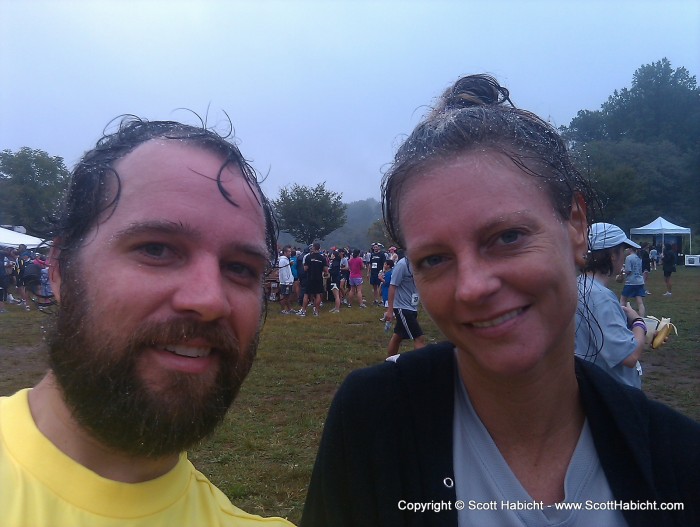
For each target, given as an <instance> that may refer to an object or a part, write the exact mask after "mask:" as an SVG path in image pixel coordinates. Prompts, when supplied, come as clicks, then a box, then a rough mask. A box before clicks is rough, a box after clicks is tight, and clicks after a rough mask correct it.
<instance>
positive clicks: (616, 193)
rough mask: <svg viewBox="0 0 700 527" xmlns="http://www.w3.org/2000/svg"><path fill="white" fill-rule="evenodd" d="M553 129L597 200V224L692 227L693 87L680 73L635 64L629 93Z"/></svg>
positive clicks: (697, 126) (697, 97) (697, 162)
mask: <svg viewBox="0 0 700 527" xmlns="http://www.w3.org/2000/svg"><path fill="white" fill-rule="evenodd" d="M561 131H562V135H563V136H564V138H565V139H567V140H568V141H569V143H570V145H571V146H572V148H573V150H574V153H575V154H577V155H578V158H579V160H580V161H581V162H580V163H579V166H580V167H581V168H582V169H583V171H584V172H587V173H589V174H590V175H591V176H592V177H593V179H594V180H596V183H597V185H596V186H597V188H598V189H599V191H600V192H601V194H602V195H603V200H604V203H605V205H606V206H605V209H604V214H603V217H602V218H598V220H599V221H610V222H612V223H616V224H618V225H620V227H622V228H623V229H625V230H627V229H629V228H630V227H638V226H640V225H643V224H645V223H648V222H649V221H651V220H653V219H654V218H656V217H657V216H664V217H666V218H667V219H669V220H670V221H672V222H674V223H678V224H680V225H684V226H688V227H691V228H692V229H694V230H697V229H698V228H700V209H698V207H697V203H698V202H700V185H698V183H697V178H698V174H700V89H698V86H697V81H696V79H695V77H694V76H693V75H691V74H690V73H689V72H688V70H687V69H685V68H683V67H681V68H676V69H674V68H673V67H672V66H671V63H670V62H669V61H668V60H667V59H665V58H664V59H662V60H660V61H658V62H654V63H652V64H646V65H643V66H641V67H640V68H639V69H637V71H635V72H634V75H633V78H632V84H631V87H630V88H629V89H628V88H622V89H621V90H615V91H614V93H613V94H612V95H611V96H610V97H608V99H607V101H606V102H604V103H603V104H602V105H601V107H600V110H597V111H589V110H581V111H579V112H578V114H577V115H576V117H574V118H573V119H572V121H571V124H570V125H569V126H568V127H562V129H561Z"/></svg>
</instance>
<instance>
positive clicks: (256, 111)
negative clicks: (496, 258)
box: [0, 0, 700, 202]
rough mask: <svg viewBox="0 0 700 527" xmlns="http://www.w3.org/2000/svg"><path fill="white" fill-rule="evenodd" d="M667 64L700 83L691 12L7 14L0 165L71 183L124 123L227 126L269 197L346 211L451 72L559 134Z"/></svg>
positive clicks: (170, 2)
mask: <svg viewBox="0 0 700 527" xmlns="http://www.w3.org/2000/svg"><path fill="white" fill-rule="evenodd" d="M663 57H667V58H668V59H669V60H670V61H671V64H672V66H673V67H674V68H676V67H680V66H684V67H686V68H687V69H688V70H689V71H690V73H691V74H692V75H695V76H697V75H698V74H700V2H699V1H698V0H656V1H648V0H647V1H645V0H633V1H632V0H600V1H598V0H553V1H545V0H533V1H527V0H512V1H508V0H488V1H485V0H478V1H473V0H461V1H460V0H455V1H427V0H426V1H400V2H394V1H376V2H370V1H340V0H329V1H298V0H286V1H272V0H255V1H253V0H250V1H214V0H197V1H195V0H190V1H177V0H167V1H149V0H140V1H136V0H133V1H129V0H119V1H104V0H83V1H80V0H74V1H68V0H53V1H34V0H0V150H4V149H10V150H13V151H16V150H18V149H19V148H21V147H23V146H28V147H31V148H38V149H42V150H45V151H46V152H48V153H49V154H51V155H56V156H61V157H63V158H64V160H65V163H66V165H67V166H68V168H72V166H73V165H74V164H75V162H76V161H77V160H78V158H79V157H80V155H82V153H83V152H84V151H85V150H87V149H89V148H91V147H92V146H93V145H94V143H95V141H96V140H97V139H98V138H99V137H100V135H101V132H102V130H103V129H104V127H105V125H106V124H107V123H108V122H109V121H110V120H111V119H112V118H114V117H116V116H118V115H121V114H125V113H129V114H136V115H139V116H142V117H146V118H148V119H152V120H153V119H174V120H185V121H188V122H192V117H191V115H189V114H188V113H187V112H183V111H178V110H177V109H178V108H189V109H191V110H194V111H195V112H197V113H199V114H200V115H203V116H204V115H208V121H209V123H210V124H216V123H221V122H225V115H224V112H226V113H227V114H228V115H229V116H230V117H231V119H232V121H233V124H234V126H235V132H236V137H237V139H238V142H239V146H240V148H241V150H242V152H243V154H244V155H245V156H246V158H248V159H249V160H250V161H251V162H252V164H253V166H254V167H255V168H256V169H257V170H258V171H259V172H260V173H262V174H268V177H267V180H266V182H265V183H264V184H263V189H264V190H265V191H266V193H267V194H268V195H269V196H270V197H271V198H273V199H274V198H276V197H277V196H278V193H279V189H280V188H281V187H283V186H285V185H287V184H289V183H291V182H296V183H299V184H303V185H315V184H316V183H319V182H321V181H326V182H327V187H328V188H329V189H331V190H334V191H336V192H341V193H342V194H343V199H344V201H346V202H350V201H356V200H360V199H366V198H369V197H373V198H378V197H379V183H380V180H381V175H382V172H383V170H384V168H385V167H386V164H387V163H388V162H389V161H390V160H391V158H392V155H393V153H394V151H395V149H396V146H397V144H398V143H399V141H400V140H401V137H402V136H403V135H405V134H407V133H409V132H410V131H411V129H412V128H413V127H414V126H415V124H416V123H417V122H418V120H419V119H420V117H421V116H422V115H423V113H424V112H425V108H426V106H425V105H427V104H430V103H431V101H432V100H433V99H434V97H435V96H437V95H438V94H439V93H440V92H441V91H442V90H443V89H444V88H445V87H447V86H448V85H449V84H450V83H451V82H453V81H454V80H455V79H456V78H457V77H459V76H460V75H463V74H469V73H482V72H487V73H491V74H493V75H494V76H496V77H497V78H498V79H499V80H500V81H501V83H502V84H503V85H505V86H506V87H508V88H509V89H510V91H511V98H512V100H513V102H514V103H515V104H516V105H517V106H519V107H522V108H526V109H529V110H532V111H534V112H535V113H537V114H538V115H540V116H541V117H543V118H545V119H549V120H550V121H551V122H552V123H553V124H555V125H556V126H559V125H568V124H569V122H570V121H571V119H572V118H573V117H574V116H575V115H576V113H577V112H578V111H579V110H581V109H589V110H597V109H599V108H600V105H601V104H602V103H603V102H604V101H605V100H606V99H607V97H608V96H609V95H611V94H612V93H613V91H614V90H615V89H620V88H623V87H629V86H630V83H631V80H632V75H633V73H634V71H635V70H636V69H637V68H639V67H640V66H641V65H643V64H649V63H652V62H656V61H658V60H660V59H661V58H663ZM220 129H221V130H225V129H226V126H225V125H224V126H223V127H221V128H220Z"/></svg>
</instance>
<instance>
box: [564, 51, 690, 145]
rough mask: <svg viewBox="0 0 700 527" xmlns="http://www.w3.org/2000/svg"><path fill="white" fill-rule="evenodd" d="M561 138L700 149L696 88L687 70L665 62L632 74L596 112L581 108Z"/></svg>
mask: <svg viewBox="0 0 700 527" xmlns="http://www.w3.org/2000/svg"><path fill="white" fill-rule="evenodd" d="M563 132H564V136H565V137H566V138H567V139H569V140H571V141H574V142H577V143H581V142H584V143H585V142H589V141H599V140H609V141H622V140H631V141H637V142H642V143H648V142H661V141H670V142H671V143H673V144H675V145H677V146H678V147H679V148H680V149H681V150H682V151H684V152H685V151H687V150H689V149H697V148H698V147H700V89H698V86H697V81H696V79H695V76H693V75H691V74H690V72H688V70H687V69H685V68H683V67H680V68H676V69H673V68H672V67H671V62H670V61H669V60H668V59H666V58H664V59H661V60H660V61H658V62H654V63H652V64H645V65H643V66H641V67H640V68H639V69H638V70H637V71H635V72H634V75H633V77H632V86H631V88H629V89H627V88H622V89H621V90H619V91H618V90H615V91H614V92H613V94H612V95H611V96H610V97H608V100H607V101H606V102H605V103H603V104H602V105H601V109H600V110H598V111H589V110H581V111H579V112H578V114H577V115H576V117H574V118H573V119H572V121H571V124H570V125H569V126H568V127H565V128H563Z"/></svg>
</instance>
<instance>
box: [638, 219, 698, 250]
mask: <svg viewBox="0 0 700 527" xmlns="http://www.w3.org/2000/svg"><path fill="white" fill-rule="evenodd" d="M635 234H636V235H639V236H642V235H647V236H648V235H659V234H660V235H661V244H662V245H663V243H664V236H665V235H666V234H676V235H678V234H680V235H687V236H688V238H689V239H690V251H689V252H690V254H693V238H692V236H691V235H690V234H691V233H690V229H689V228H688V227H681V226H679V225H675V224H673V223H671V222H670V221H668V220H665V219H664V218H662V217H661V216H659V217H658V218H656V219H655V220H654V221H652V222H651V223H650V224H648V225H645V226H644V227H637V228H636V229H630V238H631V237H632V236H634V235H635Z"/></svg>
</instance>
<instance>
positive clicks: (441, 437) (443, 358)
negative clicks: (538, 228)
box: [301, 343, 700, 527]
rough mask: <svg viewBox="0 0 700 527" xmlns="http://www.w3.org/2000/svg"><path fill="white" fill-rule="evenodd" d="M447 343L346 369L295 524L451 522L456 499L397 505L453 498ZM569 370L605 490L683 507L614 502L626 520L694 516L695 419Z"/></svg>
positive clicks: (665, 521)
mask: <svg viewBox="0 0 700 527" xmlns="http://www.w3.org/2000/svg"><path fill="white" fill-rule="evenodd" d="M452 350H453V345H452V344H450V343H441V344H435V345H430V346H427V347H425V348H423V349H421V350H418V351H412V352H408V353H405V354H403V355H401V358H400V360H398V361H397V362H395V363H394V362H386V363H383V364H379V365H377V366H373V367H370V368H366V369H362V370H357V371H355V372H352V373H351V374H350V375H349V376H348V378H347V379H346V380H345V382H344V383H343V385H342V386H341V387H340V390H339V391H338V393H337V394H336V396H335V398H334V400H333V403H332V405H331V408H330V412H329V415H328V419H327V421H326V425H325V429H324V433H323V437H322V440H321V445H320V447H319V452H318V457H317V459H316V465H315V467H314V470H313V474H312V478H311V483H310V486H309V491H308V495H307V499H306V505H305V507H304V513H303V516H302V520H301V526H302V527H322V526H323V527H345V526H347V527H360V526H362V527H371V526H377V527H394V526H397V527H398V526H412V527H413V526H435V527H449V526H456V525H457V513H456V510H455V509H454V506H452V508H451V510H443V511H441V512H439V513H436V512H432V511H428V512H423V513H417V512H410V511H401V510H399V508H398V506H397V504H398V502H399V500H406V501H407V502H441V501H445V502H450V503H452V504H454V502H455V499H456V496H455V490H454V486H450V482H451V480H452V479H453V478H454V476H453V468H452V418H453V408H454V375H455V371H454V368H455V360H454V354H453V351H452ZM576 376H577V379H578V383H579V390H580V393H581V401H582V404H583V408H584V412H585V414H586V416H587V418H588V423H589V426H590V429H591V433H592V435H593V439H594V443H595V447H596V450H597V452H598V456H599V458H600V462H601V464H602V466H603V470H604V472H605V475H606V476H607V479H608V482H609V484H610V488H611V489H612V492H613V495H614V496H615V499H616V500H622V501H628V500H633V501H646V500H649V501H656V502H657V503H659V504H660V503H662V502H683V503H684V505H685V510H684V511H677V512H667V511H658V512H650V511H623V515H624V517H625V519H626V521H627V522H628V524H629V525H630V526H636V525H640V526H641V525H648V526H655V527H656V526H664V525H700V512H699V510H698V508H699V507H700V425H699V424H698V423H696V422H694V421H692V420H690V419H688V418H687V417H684V416H683V415H681V414H679V413H677V412H675V411H673V410H671V409H669V408H667V407H666V406H664V405H662V404H660V403H657V402H654V401H651V400H649V399H647V398H646V397H645V395H644V394H643V393H642V392H641V391H640V390H636V389H634V388H630V387H628V386H623V385H621V384H619V383H617V382H616V381H615V380H613V379H612V378H611V377H609V376H608V375H607V374H606V373H604V372H603V371H602V370H600V369H599V368H598V367H597V366H594V365H592V364H590V363H587V362H584V361H580V360H578V359H577V360H576ZM446 478H449V479H447V481H446Z"/></svg>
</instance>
